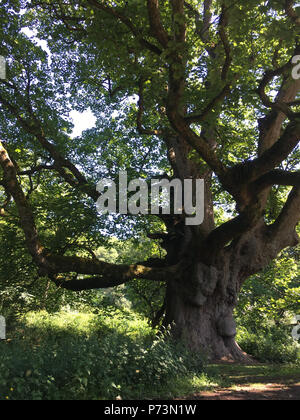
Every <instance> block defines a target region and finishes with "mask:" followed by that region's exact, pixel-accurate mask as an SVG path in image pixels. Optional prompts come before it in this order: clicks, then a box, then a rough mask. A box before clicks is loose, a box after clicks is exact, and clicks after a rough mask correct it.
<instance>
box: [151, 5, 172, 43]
mask: <svg viewBox="0 0 300 420" xmlns="http://www.w3.org/2000/svg"><path fill="white" fill-rule="evenodd" d="M147 7H148V15H149V22H150V28H151V31H152V34H153V36H154V37H155V38H156V39H157V41H158V42H159V43H160V44H161V45H162V47H163V48H167V46H168V43H169V41H170V38H169V35H168V33H167V32H166V30H165V29H164V27H163V24H162V22H161V16H160V11H159V6H158V0H147Z"/></svg>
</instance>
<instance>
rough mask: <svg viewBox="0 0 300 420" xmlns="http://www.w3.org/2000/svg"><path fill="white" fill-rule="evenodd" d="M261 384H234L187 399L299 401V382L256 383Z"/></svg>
mask: <svg viewBox="0 0 300 420" xmlns="http://www.w3.org/2000/svg"><path fill="white" fill-rule="evenodd" d="M258 385H261V386H257V387H256V386H255V385H251V386H235V387H234V388H226V389H218V390H215V391H211V392H202V393H199V394H194V395H193V396H191V397H189V398H188V399H189V400H233V401H240V400H254V401H255V400H284V401H287V400H290V401H300V383H298V384H295V385H290V384H284V383H272V384H264V385H262V384H258Z"/></svg>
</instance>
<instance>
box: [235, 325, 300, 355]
mask: <svg viewBox="0 0 300 420" xmlns="http://www.w3.org/2000/svg"><path fill="white" fill-rule="evenodd" d="M237 341H238V343H239V345H240V346H241V347H242V349H243V350H244V351H246V352H247V353H248V354H251V355H252V356H253V357H254V358H255V359H256V360H258V361H260V362H267V363H299V345H298V344H297V343H296V342H295V341H294V340H293V339H292V337H291V336H289V335H288V334H287V332H286V330H285V329H283V328H279V327H275V326H274V327H270V328H269V329H265V330H260V331H256V332H250V331H249V330H247V329H246V328H245V327H241V328H240V329H239V333H238V337H237Z"/></svg>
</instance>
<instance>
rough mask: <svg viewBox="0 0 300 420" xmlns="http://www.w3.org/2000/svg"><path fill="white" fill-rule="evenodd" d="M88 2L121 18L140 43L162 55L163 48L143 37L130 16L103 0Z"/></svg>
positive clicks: (89, 0) (90, 0)
mask: <svg viewBox="0 0 300 420" xmlns="http://www.w3.org/2000/svg"><path fill="white" fill-rule="evenodd" d="M88 3H89V5H90V6H91V7H93V8H96V9H98V10H102V11H103V12H106V13H108V14H110V15H111V16H113V17H115V18H117V19H118V20H120V21H121V22H122V23H123V24H124V25H126V26H127V27H128V28H129V29H130V31H131V33H132V34H133V35H134V36H135V38H136V39H137V40H138V41H139V42H140V44H141V45H142V46H143V47H145V48H147V49H148V50H149V51H151V52H153V53H155V54H157V55H161V53H162V51H161V49H160V48H158V47H157V46H156V45H154V44H151V42H149V41H147V40H146V39H145V38H143V36H142V34H141V32H140V30H139V29H138V28H137V27H136V26H135V25H134V24H133V22H132V21H131V20H130V19H129V18H127V17H126V16H124V15H122V14H121V13H119V12H118V11H117V10H115V8H114V7H110V6H107V5H105V4H104V3H103V1H102V0H100V1H97V0H88Z"/></svg>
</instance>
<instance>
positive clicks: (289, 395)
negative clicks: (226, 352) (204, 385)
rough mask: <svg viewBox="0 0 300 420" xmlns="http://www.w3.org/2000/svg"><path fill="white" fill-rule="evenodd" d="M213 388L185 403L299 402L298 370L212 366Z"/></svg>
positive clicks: (277, 367)
mask: <svg viewBox="0 0 300 420" xmlns="http://www.w3.org/2000/svg"><path fill="white" fill-rule="evenodd" d="M207 374H208V377H209V378H212V380H213V383H214V384H213V385H212V386H211V387H210V389H207V390H206V389H205V390H203V391H201V392H198V393H195V394H193V395H190V396H189V397H187V398H184V399H187V400H236V401H239V400H285V401H287V400H288V401H292V400H293V401H300V367H294V368H292V367H284V366H282V367H280V366H272V365H257V366H238V365H211V366H210V367H208V369H207Z"/></svg>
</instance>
